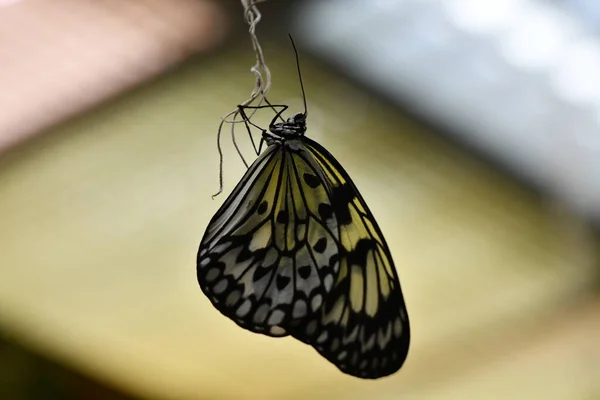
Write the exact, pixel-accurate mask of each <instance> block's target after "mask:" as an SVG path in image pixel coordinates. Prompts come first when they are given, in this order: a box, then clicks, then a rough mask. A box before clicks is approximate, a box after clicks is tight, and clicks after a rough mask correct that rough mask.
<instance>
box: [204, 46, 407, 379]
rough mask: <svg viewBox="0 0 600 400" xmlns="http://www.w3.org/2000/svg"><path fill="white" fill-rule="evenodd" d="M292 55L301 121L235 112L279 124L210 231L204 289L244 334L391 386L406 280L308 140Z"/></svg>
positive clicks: (368, 216) (360, 204)
mask: <svg viewBox="0 0 600 400" xmlns="http://www.w3.org/2000/svg"><path fill="white" fill-rule="evenodd" d="M290 39H291V36H290ZM292 46H293V47H294V51H295V53H296V63H297V68H298V74H299V77H300V85H301V89H302V95H303V99H304V112H303V113H298V114H296V115H294V116H293V117H290V118H288V119H287V120H284V119H283V118H282V117H281V115H282V114H283V113H284V112H285V111H286V110H287V108H288V106H285V105H282V106H278V105H271V104H270V103H269V105H268V106H256V107H249V106H246V107H243V106H240V107H239V111H240V114H241V115H242V116H243V118H244V122H245V123H246V127H247V129H248V131H250V129H249V126H248V125H253V126H255V127H256V125H254V124H253V123H252V122H251V121H250V119H249V118H248V117H247V115H246V113H245V110H246V109H257V108H266V107H270V108H272V109H273V110H274V111H275V112H276V115H275V117H274V118H273V120H272V121H271V123H270V125H269V130H264V129H261V131H262V139H261V144H262V141H264V143H266V145H267V148H266V149H265V150H264V151H263V152H262V154H260V155H259V156H258V158H257V159H256V160H255V161H254V162H253V163H252V165H250V167H249V168H248V170H247V171H246V173H245V174H244V176H243V177H242V179H241V180H240V182H239V183H238V184H237V186H236V187H235V188H234V189H233V192H232V193H231V194H230V195H229V197H228V198H227V199H226V200H225V202H224V203H223V205H222V206H221V207H220V208H219V210H218V211H217V213H216V214H215V215H214V216H213V218H212V219H211V221H210V223H209V225H208V227H207V229H206V232H205V233H204V236H203V238H202V241H201V243H200V248H199V250H198V257H197V276H198V283H199V284H200V288H201V289H202V291H203V292H204V294H205V295H206V296H207V297H208V298H209V299H210V301H211V302H212V304H213V305H214V306H215V307H216V308H217V309H218V310H219V311H220V312H221V313H222V314H224V315H225V316H227V317H229V318H230V319H232V320H233V321H234V322H236V323H237V324H238V325H239V326H241V327H243V328H245V329H248V330H250V331H252V332H257V333H262V334H265V335H268V336H274V337H281V336H287V335H291V336H293V337H294V338H296V339H298V340H300V341H302V342H304V343H307V344H309V345H311V346H313V347H314V348H315V349H316V350H317V351H318V352H319V353H320V354H321V355H322V356H323V357H325V358H326V359H328V360H329V361H330V362H332V363H333V364H334V365H336V366H337V367H338V368H339V369H340V370H341V371H342V372H344V373H347V374H350V375H354V376H357V377H361V378H379V377H383V376H387V375H390V374H392V373H394V372H396V371H397V370H398V369H399V368H400V367H401V366H402V364H403V363H404V360H405V359H406V356H407V354H408V348H409V343H410V327H409V321H408V314H407V312H406V306H405V303H404V298H403V295H402V291H401V288H400V282H399V280H398V276H397V274H396V269H395V267H394V262H393V260H392V256H391V254H390V250H389V248H388V246H387V244H386V242H385V239H384V238H383V235H382V233H381V230H380V229H379V226H378V225H377V222H376V221H375V218H374V217H373V214H372V213H371V212H370V211H369V209H368V207H367V205H366V203H365V201H364V199H363V198H362V196H361V195H360V193H359V191H358V189H357V188H356V186H355V185H354V183H353V182H352V180H351V179H350V177H349V176H348V174H347V173H346V171H345V170H344V169H343V168H342V166H341V165H340V164H339V163H338V162H337V160H336V159H335V158H334V157H333V156H332V155H331V154H330V153H329V152H328V151H327V150H326V149H325V148H323V146H321V145H320V144H318V143H317V142H315V141H314V140H312V139H310V138H308V137H307V136H305V133H306V116H307V108H306V96H305V93H304V85H303V83H302V77H301V75H300V64H299V61H298V54H297V50H296V47H295V45H294V42H293V40H292ZM267 103H268V102H267ZM277 110H279V111H277ZM278 120H281V122H276V121H278ZM259 151H260V150H259Z"/></svg>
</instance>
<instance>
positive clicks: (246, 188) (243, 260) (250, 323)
mask: <svg viewBox="0 0 600 400" xmlns="http://www.w3.org/2000/svg"><path fill="white" fill-rule="evenodd" d="M312 164H314V162H312V160H310V159H307V160H301V159H298V158H297V157H294V156H293V153H291V152H290V151H289V149H288V146H283V145H271V146H269V147H268V148H267V149H266V150H265V151H264V152H263V153H262V154H261V155H260V156H259V157H258V158H257V159H256V160H255V162H254V163H253V164H252V165H251V166H250V168H249V169H248V170H247V172H246V174H245V175H244V177H243V178H242V179H241V180H240V182H239V183H238V185H237V186H236V187H235V189H234V190H233V192H232V193H231V195H230V196H229V197H228V198H227V200H226V201H225V202H224V204H223V205H222V206H221V208H220V209H219V210H218V211H217V213H216V214H215V216H214V217H213V218H212V220H211V221H210V223H209V225H208V228H207V229H206V232H205V234H204V237H203V238H202V241H201V243H200V248H199V251H198V256H197V277H198V282H199V283H200V287H201V289H202V291H203V292H204V293H205V294H206V296H207V297H208V298H209V299H210V301H211V302H212V303H213V305H214V306H215V307H216V308H217V309H218V310H219V311H221V313H223V314H224V315H226V316H227V317H229V318H231V319H232V320H233V321H235V322H236V323H237V324H238V325H240V326H241V327H243V328H246V329H249V330H251V331H253V332H258V333H263V334H266V335H269V336H285V335H286V328H285V327H286V326H287V325H288V324H289V323H291V322H292V321H301V320H304V319H306V318H307V317H308V316H309V315H311V314H314V313H315V312H317V310H320V309H321V307H322V306H323V304H324V302H325V299H326V297H327V295H328V293H329V291H331V289H332V287H333V285H334V281H335V278H336V277H337V275H338V271H339V268H340V262H339V254H340V250H341V249H340V248H339V245H340V239H339V231H338V229H337V222H336V220H335V217H332V218H329V219H327V220H325V219H324V218H323V215H322V214H323V213H327V212H328V210H331V209H332V206H331V205H330V201H329V196H328V193H327V191H326V188H325V187H323V186H322V185H317V184H316V183H317V182H320V181H321V179H322V178H319V177H318V176H317V175H316V173H315V167H314V165H312Z"/></svg>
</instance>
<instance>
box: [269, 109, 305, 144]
mask: <svg viewBox="0 0 600 400" xmlns="http://www.w3.org/2000/svg"><path fill="white" fill-rule="evenodd" d="M269 130H270V131H271V132H265V134H266V135H265V140H267V143H269V142H283V141H285V140H287V139H296V138H298V137H300V136H304V133H305V132H306V113H297V114H295V115H294V116H292V117H290V118H288V119H287V120H286V121H285V122H279V123H275V124H271V126H270V127H269Z"/></svg>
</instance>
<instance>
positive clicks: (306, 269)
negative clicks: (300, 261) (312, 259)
mask: <svg viewBox="0 0 600 400" xmlns="http://www.w3.org/2000/svg"><path fill="white" fill-rule="evenodd" d="M311 270H312V268H311V267H310V265H303V266H302V267H299V268H298V275H300V278H302V279H308V277H309V276H310V272H311Z"/></svg>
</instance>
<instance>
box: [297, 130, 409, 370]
mask: <svg viewBox="0 0 600 400" xmlns="http://www.w3.org/2000/svg"><path fill="white" fill-rule="evenodd" d="M302 141H303V143H304V146H305V148H306V150H307V151H308V152H309V153H310V156H311V157H313V158H314V160H315V161H316V164H317V165H318V168H320V169H321V170H322V171H323V174H321V175H320V176H322V177H323V182H322V183H323V185H324V186H327V187H328V192H329V193H330V194H329V199H330V205H331V207H332V208H333V211H334V215H335V219H336V223H337V229H338V234H337V235H335V236H336V237H339V241H340V242H339V247H340V267H339V272H338V274H337V277H336V282H335V285H334V287H333V290H332V291H331V292H329V294H328V297H327V299H326V301H325V303H324V304H323V307H322V308H321V309H320V310H319V311H318V312H317V313H315V314H313V315H311V316H309V317H308V318H306V319H304V320H301V321H293V322H292V323H291V324H289V325H288V326H286V330H287V331H288V332H289V333H291V334H292V336H294V337H296V338H297V339H299V340H301V341H303V342H305V343H307V344H310V345H312V346H313V347H315V349H316V350H317V351H318V352H319V353H320V354H321V355H322V356H324V357H325V358H327V359H328V360H329V361H331V362H332V363H333V364H335V365H336V366H337V367H338V368H339V369H340V370H341V371H343V372H345V373H347V374H351V375H354V376H358V377H361V378H379V377H382V376H386V375H389V374H392V373H394V372H396V371H397V370H398V369H399V368H400V367H401V366H402V364H403V363H404V360H405V359H406V356H407V354H408V348H409V343H410V326H409V320H408V314H407V312H406V305H405V303H404V298H403V295H402V290H401V288H400V282H399V279H398V276H397V273H396V269H395V267H394V262H393V260H392V256H391V254H390V250H389V248H388V246H387V244H386V242H385V239H384V238H383V235H382V233H381V230H380V229H379V226H378V225H377V222H376V221H375V219H374V217H373V215H372V214H371V212H370V211H369V209H368V207H367V205H366V203H365V201H364V200H363V198H362V196H361V195H360V193H359V191H358V189H357V188H356V186H355V185H354V183H353V182H352V180H351V179H350V177H349V176H348V174H347V173H346V171H345V170H344V169H343V168H342V166H341V165H340V164H339V163H338V162H337V161H336V159H335V158H334V157H333V156H332V155H331V154H330V153H329V152H328V151H327V150H326V149H325V148H323V147H322V146H321V145H319V144H318V143H316V142H314V141H313V140H311V139H309V138H306V137H304V138H303V139H302Z"/></svg>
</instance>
